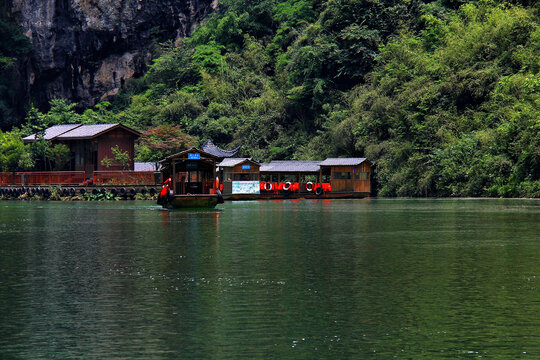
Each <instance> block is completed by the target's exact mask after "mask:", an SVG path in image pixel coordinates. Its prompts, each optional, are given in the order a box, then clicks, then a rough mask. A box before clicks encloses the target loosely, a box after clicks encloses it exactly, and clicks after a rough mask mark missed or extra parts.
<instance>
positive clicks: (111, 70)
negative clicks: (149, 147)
mask: <svg viewBox="0 0 540 360" xmlns="http://www.w3.org/2000/svg"><path fill="white" fill-rule="evenodd" d="M216 6H217V2H216V1H215V0H214V1H212V0H191V1H189V0H12V9H11V12H12V14H13V15H14V16H15V18H16V19H17V20H18V22H19V23H20V24H21V26H22V27H23V28H24V29H25V31H26V35H27V36H28V37H29V38H30V39H31V40H32V42H33V43H34V46H35V56H34V59H33V62H32V66H31V68H30V69H29V70H28V72H29V73H28V82H29V84H30V91H31V93H32V95H33V97H34V98H35V99H37V101H38V103H41V104H43V103H46V102H47V101H48V99H50V98H52V97H64V98H68V99H70V100H71V101H76V102H78V103H80V104H81V105H83V106H92V105H94V104H95V103H97V102H99V101H100V100H102V99H105V98H107V96H109V95H113V94H115V93H116V92H117V91H118V89H119V88H120V87H121V85H122V84H123V82H124V81H125V80H127V79H128V78H130V77H132V76H136V75H140V74H142V72H143V71H144V69H145V66H146V64H147V63H148V61H149V60H150V58H149V56H150V55H149V53H148V47H149V45H150V44H151V42H152V36H153V34H156V33H161V34H165V35H167V36H168V38H171V39H175V38H179V37H183V36H186V35H188V34H189V33H190V32H191V30H192V28H193V26H194V25H195V24H197V23H198V22H199V21H200V20H201V19H203V18H204V17H205V16H206V15H207V14H208V13H209V12H210V11H212V9H215V7H216Z"/></svg>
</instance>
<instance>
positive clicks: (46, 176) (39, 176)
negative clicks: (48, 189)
mask: <svg viewBox="0 0 540 360" xmlns="http://www.w3.org/2000/svg"><path fill="white" fill-rule="evenodd" d="M84 176H85V172H84V171H41V172H16V173H0V185H78V184H81V183H83V182H84Z"/></svg>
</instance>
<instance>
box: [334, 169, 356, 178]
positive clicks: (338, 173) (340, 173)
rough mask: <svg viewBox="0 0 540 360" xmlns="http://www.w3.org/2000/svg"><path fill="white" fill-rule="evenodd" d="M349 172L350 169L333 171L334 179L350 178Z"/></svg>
mask: <svg viewBox="0 0 540 360" xmlns="http://www.w3.org/2000/svg"><path fill="white" fill-rule="evenodd" d="M350 179H352V177H351V172H350V171H334V180H350Z"/></svg>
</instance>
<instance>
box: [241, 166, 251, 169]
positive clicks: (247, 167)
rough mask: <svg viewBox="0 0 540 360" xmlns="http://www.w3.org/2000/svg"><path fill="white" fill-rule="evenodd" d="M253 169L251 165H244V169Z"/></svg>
mask: <svg viewBox="0 0 540 360" xmlns="http://www.w3.org/2000/svg"><path fill="white" fill-rule="evenodd" d="M249 169H251V165H242V170H249Z"/></svg>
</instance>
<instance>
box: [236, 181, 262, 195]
mask: <svg viewBox="0 0 540 360" xmlns="http://www.w3.org/2000/svg"><path fill="white" fill-rule="evenodd" d="M260 192H261V190H260V188H259V182H258V181H233V182H232V193H233V194H260Z"/></svg>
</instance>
